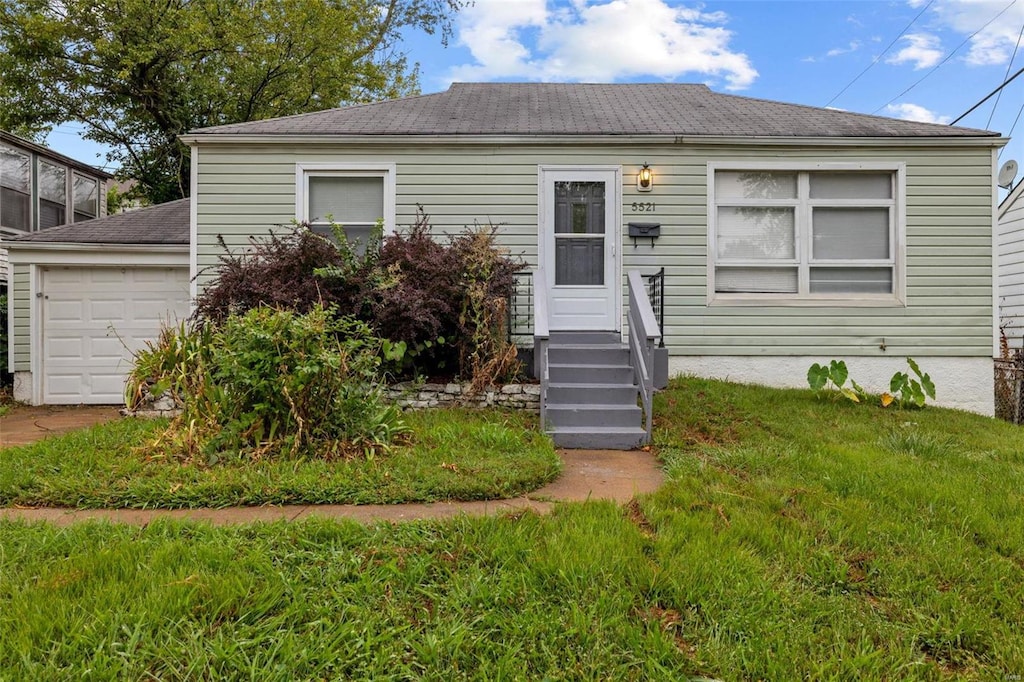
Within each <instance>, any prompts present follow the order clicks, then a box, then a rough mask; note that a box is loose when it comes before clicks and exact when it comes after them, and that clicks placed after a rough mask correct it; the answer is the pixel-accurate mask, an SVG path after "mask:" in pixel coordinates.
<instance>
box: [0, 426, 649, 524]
mask: <svg viewBox="0 0 1024 682" xmlns="http://www.w3.org/2000/svg"><path fill="white" fill-rule="evenodd" d="M117 416H118V415H117V410H116V408H71V409H69V408H27V407H19V408H15V410H13V411H12V413H11V414H8V415H7V416H5V417H2V418H0V446H7V445H16V444H22V443H30V442H32V441H34V440H40V439H41V438H45V437H47V436H49V435H52V434H54V433H61V432H64V431H68V430H71V429H74V428H83V427H86V426H90V425H92V424H96V423H100V422H103V421H109V420H111V419H115V418H117ZM558 454H559V456H561V458H562V462H563V465H564V466H563V470H562V475H561V476H560V477H559V478H558V480H556V481H555V482H554V483H552V484H550V485H548V486H545V487H543V488H541V489H540V490H536V491H534V492H532V493H530V494H529V495H527V496H524V497H517V498H514V499H510V500H494V501H490V502H434V503H430V504H392V505H377V504H374V505H292V506H266V507H229V508H226V509H64V508H54V507H45V508H39V509H21V508H2V509H0V519H11V520H15V519H16V520H21V521H48V522H51V523H55V524H58V525H68V524H71V523H75V522H78V521H86V520H90V519H102V520H106V521H111V522H115V523H129V524H135V525H145V524H147V523H150V522H151V521H154V520H156V519H161V518H170V519H181V520H189V521H206V522H209V523H213V524H217V525H231V524H241V523H251V522H254V521H261V522H272V521H280V520H286V521H295V520H297V519H303V518H311V517H322V518H332V519H351V520H353V521H358V522H360V523H376V522H379V521H384V522H400V521H414V520H420V519H446V518H452V517H456V516H462V515H468V516H487V515H493V514H505V513H508V512H514V511H520V510H525V509H529V510H533V511H537V512H540V513H544V512H547V511H550V509H551V508H552V506H554V503H555V502H580V501H584V500H588V499H594V500H598V499H601V500H611V501H613V502H618V503H625V502H628V501H629V500H631V499H632V498H633V497H634V496H635V495H639V494H643V493H649V492H653V491H655V490H657V489H658V487H659V486H661V484H662V483H663V482H664V474H663V473H662V470H661V467H660V466H659V465H658V463H657V461H656V460H655V458H654V455H652V454H651V453H649V452H643V451H640V450H630V451H622V450H560V451H559V453H558Z"/></svg>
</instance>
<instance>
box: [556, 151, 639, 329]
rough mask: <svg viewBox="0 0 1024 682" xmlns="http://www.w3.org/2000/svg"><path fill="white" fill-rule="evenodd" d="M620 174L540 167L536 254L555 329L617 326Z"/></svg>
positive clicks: (612, 170)
mask: <svg viewBox="0 0 1024 682" xmlns="http://www.w3.org/2000/svg"><path fill="white" fill-rule="evenodd" d="M621 186H622V183H621V182H620V171H619V169H618V168H612V167H600V168H594V167H590V168H588V167H581V168H566V167H550V166H548V167H543V166H542V167H541V168H540V193H541V197H540V198H541V211H540V213H541V216H540V255H541V262H542V263H543V265H544V270H545V273H546V276H547V285H548V314H549V318H550V319H549V321H548V323H549V326H550V328H551V329H554V330H570V329H576V330H594V331H597V330H600V331H615V330H618V328H619V317H620V315H619V295H620V287H619V284H618V283H619V276H618V273H619V264H618V254H619V248H618V246H619V207H620V206H621V205H622V201H621V200H620V193H621Z"/></svg>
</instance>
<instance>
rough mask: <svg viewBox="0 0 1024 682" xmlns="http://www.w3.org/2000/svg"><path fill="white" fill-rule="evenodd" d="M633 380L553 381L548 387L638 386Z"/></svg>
mask: <svg viewBox="0 0 1024 682" xmlns="http://www.w3.org/2000/svg"><path fill="white" fill-rule="evenodd" d="M636 387H637V385H636V384H634V383H633V382H631V381H552V382H551V383H549V384H548V388H636Z"/></svg>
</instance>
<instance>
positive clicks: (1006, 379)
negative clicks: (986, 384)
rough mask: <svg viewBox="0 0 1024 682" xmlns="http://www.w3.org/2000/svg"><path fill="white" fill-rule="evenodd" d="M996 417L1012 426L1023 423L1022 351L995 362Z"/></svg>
mask: <svg viewBox="0 0 1024 682" xmlns="http://www.w3.org/2000/svg"><path fill="white" fill-rule="evenodd" d="M995 403H996V416H997V417H999V418H1000V419H1005V420H1006V421H1008V422H1013V423H1014V424H1021V423H1024V351H1020V350H1017V351H1014V353H1013V355H1012V356H1011V357H1009V358H996V360H995Z"/></svg>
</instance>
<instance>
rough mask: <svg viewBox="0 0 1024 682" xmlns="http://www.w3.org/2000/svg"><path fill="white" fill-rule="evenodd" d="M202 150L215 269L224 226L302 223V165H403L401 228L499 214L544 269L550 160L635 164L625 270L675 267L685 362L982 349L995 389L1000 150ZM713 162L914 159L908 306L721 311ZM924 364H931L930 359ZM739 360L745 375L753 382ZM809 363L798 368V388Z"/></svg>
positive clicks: (438, 226) (679, 352)
mask: <svg viewBox="0 0 1024 682" xmlns="http://www.w3.org/2000/svg"><path fill="white" fill-rule="evenodd" d="M200 151H201V153H200V157H199V158H200V159H201V161H200V165H199V168H198V174H197V178H198V180H197V187H195V188H194V192H196V193H197V204H198V208H197V221H198V228H197V229H198V244H197V252H198V267H199V269H200V270H203V269H204V268H210V267H211V266H214V265H215V264H216V260H217V256H218V255H219V247H218V246H217V241H216V240H217V236H218V235H222V236H223V237H224V238H225V240H226V241H227V243H228V244H229V245H230V246H231V247H232V248H244V247H245V246H246V245H247V243H248V241H247V240H248V237H249V236H250V235H259V234H262V233H266V231H267V230H268V229H270V228H273V226H275V225H278V224H287V223H289V222H290V221H292V220H293V219H294V218H295V196H296V188H295V164H296V163H297V162H306V163H329V162H340V163H343V162H352V163H356V162H363V163H366V162H388V163H394V164H396V167H397V177H396V181H397V199H396V203H397V222H398V225H399V227H402V226H406V225H408V224H410V223H411V222H412V220H413V216H414V212H415V207H416V204H417V203H422V204H423V205H424V206H425V208H426V210H427V211H428V213H429V214H430V215H431V221H432V224H433V228H434V231H435V233H436V234H439V235H440V234H443V233H445V232H454V231H458V230H461V229H462V228H463V226H465V225H472V224H474V223H475V222H480V223H488V222H490V223H493V224H497V225H500V226H501V241H502V243H503V244H504V245H505V246H507V247H509V248H510V250H511V251H512V253H513V254H516V255H521V256H523V257H524V258H525V259H526V260H527V261H528V262H529V263H530V264H531V265H536V257H537V172H538V171H537V168H538V164H552V165H572V164H577V165H607V164H613V165H621V166H622V168H623V207H622V224H623V233H624V236H623V240H622V245H621V246H622V254H623V265H624V269H631V268H639V269H641V270H642V271H644V272H651V271H654V270H655V269H657V268H659V267H662V266H664V267H665V268H666V290H667V295H666V302H665V303H666V305H665V313H666V330H665V331H666V345H668V347H669V348H670V352H671V354H672V355H673V356H675V358H676V360H678V362H677V363H676V364H675V365H674V366H675V368H676V369H677V370H686V367H687V365H686V362H692V363H698V364H699V363H701V362H706V360H701V358H708V357H712V358H713V357H721V358H722V359H723V361H726V359H727V358H730V360H728V361H729V362H732V361H734V360H732V359H735V358H749V359H750V361H751V362H755V360H756V361H757V362H761V363H763V362H769V363H770V362H771V361H772V360H771V359H772V358H779V357H790V358H799V359H800V362H802V361H803V359H805V358H824V359H828V358H832V357H835V358H844V357H845V358H851V357H862V358H878V359H880V360H881V361H884V364H885V366H886V367H888V366H890V365H891V364H892V361H894V360H899V362H903V358H904V357H905V356H913V357H915V358H926V357H929V356H931V357H936V358H939V357H942V358H963V359H969V358H970V359H975V360H982V359H983V360H984V362H985V363H988V364H987V365H986V367H987V370H985V371H987V372H988V374H987V379H986V378H985V376H984V371H983V372H982V374H983V376H982V377H981V379H980V381H981V383H983V384H985V383H987V385H988V387H989V393H991V354H992V319H993V317H992V316H993V310H992V300H993V292H992V286H993V272H992V265H993V263H992V224H993V216H992V152H991V148H990V147H986V146H981V145H979V146H977V147H966V146H953V145H949V146H935V147H923V146H907V147H900V146H897V145H895V144H892V145H885V146H875V147H866V146H862V147H851V146H835V147H817V148H814V147H801V148H792V147H785V148H782V147H767V146H766V147H737V146H732V147H729V146H720V145H703V146H702V145H693V144H680V145H658V146H655V145H639V144H632V145H627V144H616V145H612V144H608V145H600V146H598V145H528V144H521V145H499V144H474V145H461V146H457V145H414V144H408V145H401V146H383V145H377V146H370V145H366V146H358V147H357V146H349V147H346V146H344V145H337V146H335V147H331V146H330V145H326V144H318V145H302V144H295V145H288V146H284V145H267V146H254V145H246V146H242V145H237V146H236V145H212V144H205V143H204V144H203V145H202V146H201V147H200ZM713 161H730V162H734V161H806V162H809V163H810V162H820V161H860V162H903V163H905V164H906V253H907V260H906V277H907V286H906V306H901V305H888V306H878V307H875V306H860V307H856V306H836V305H803V306H790V305H771V306H769V305H765V306H739V305H719V304H714V305H711V306H709V305H708V302H707V293H708V292H707V274H708V273H707V267H708V266H707V248H708V234H707V232H708V222H707V220H708V218H707V213H708V208H707V172H708V171H707V169H708V163H709V162H713ZM644 162H646V163H649V164H650V165H651V167H652V168H653V169H654V172H655V187H654V191H653V192H650V193H647V194H640V193H638V192H637V191H636V187H635V174H636V172H637V170H638V169H639V167H640V165H641V164H643V163H644ZM634 201H645V202H655V204H656V210H655V211H654V212H653V213H643V214H635V213H632V212H631V211H630V204H631V203H632V202H634ZM630 220H641V221H656V222H660V223H661V225H662V231H661V234H662V236H661V237H660V239H658V240H657V242H656V245H655V246H654V247H653V248H652V247H650V246H647V245H643V246H638V247H636V248H634V246H633V244H632V242H631V241H630V239H629V238H628V237H626V236H625V231H626V230H625V224H626V223H627V222H628V221H630ZM209 278H210V273H209V271H207V273H206V274H205V275H201V276H200V283H201V284H200V286H202V284H203V283H205V282H208V281H209ZM883 344H884V346H885V349H884V350H883V349H882V348H881V346H882V345H883ZM687 357H689V358H691V360H689V361H687V360H685V358H687ZM922 364H923V366H924V368H925V370H926V371H927V370H928V369H929V366H928V363H927V362H923V363H922ZM972 366H973V365H972ZM978 366H979V367H981V366H982V363H980V362H979V363H978ZM740 370H742V368H738V369H737V371H736V372H734V373H733V376H746V374H745V373H744V372H743V371H740ZM803 372H806V369H804V370H803ZM803 372H800V373H799V374H800V376H798V377H795V379H796V380H798V381H799V382H802V381H803V376H802V374H803ZM943 388H949V390H950V392H952V387H951V386H947V387H943V386H940V391H941V390H942V389H943ZM978 400H981V401H982V403H984V401H985V400H986V399H985V398H984V397H983V396H982V397H980V398H978ZM987 400H988V405H989V407H985V406H984V404H983V405H982V406H981V407H980V408H979V409H980V411H986V410H989V411H990V409H991V408H990V406H991V395H989V397H988V398H987Z"/></svg>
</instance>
